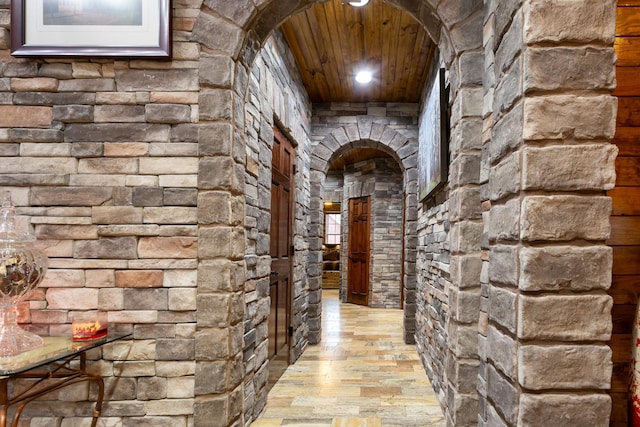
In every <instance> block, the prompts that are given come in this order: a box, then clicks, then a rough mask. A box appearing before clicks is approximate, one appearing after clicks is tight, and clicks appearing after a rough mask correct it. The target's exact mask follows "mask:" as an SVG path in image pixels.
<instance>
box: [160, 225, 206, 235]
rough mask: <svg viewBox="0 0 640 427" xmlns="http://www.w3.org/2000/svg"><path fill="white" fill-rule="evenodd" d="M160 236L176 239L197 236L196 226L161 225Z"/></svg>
mask: <svg viewBox="0 0 640 427" xmlns="http://www.w3.org/2000/svg"><path fill="white" fill-rule="evenodd" d="M159 235H160V236H168V237H178V236H191V237H197V236H198V226H197V225H161V226H160V232H159Z"/></svg>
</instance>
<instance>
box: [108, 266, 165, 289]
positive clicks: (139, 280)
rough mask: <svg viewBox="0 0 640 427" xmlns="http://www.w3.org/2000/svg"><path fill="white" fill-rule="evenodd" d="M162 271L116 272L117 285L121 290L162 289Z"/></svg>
mask: <svg viewBox="0 0 640 427" xmlns="http://www.w3.org/2000/svg"><path fill="white" fill-rule="evenodd" d="M162 283H163V272H162V270H125V271H116V272H115V285H116V286H117V287H119V288H160V287H162Z"/></svg>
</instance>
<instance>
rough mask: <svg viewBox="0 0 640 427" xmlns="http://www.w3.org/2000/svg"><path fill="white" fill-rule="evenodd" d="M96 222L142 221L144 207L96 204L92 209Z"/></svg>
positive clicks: (134, 222) (126, 222)
mask: <svg viewBox="0 0 640 427" xmlns="http://www.w3.org/2000/svg"><path fill="white" fill-rule="evenodd" d="M91 218H92V222H93V223H94V224H139V223H142V208H136V207H133V206H94V207H93V208H92V209H91Z"/></svg>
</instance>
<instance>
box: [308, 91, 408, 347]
mask: <svg viewBox="0 0 640 427" xmlns="http://www.w3.org/2000/svg"><path fill="white" fill-rule="evenodd" d="M418 113H419V106H418V105H417V104H394V103H390V104H383V103H369V104H364V103H332V104H314V106H313V115H312V127H311V141H312V156H311V206H312V209H311V210H310V219H311V229H310V230H311V232H310V235H309V243H310V257H309V270H308V271H309V284H310V285H309V288H310V291H311V292H312V293H313V289H315V288H316V286H317V288H318V289H320V286H321V285H320V284H321V276H318V277H316V276H314V273H315V272H316V269H315V268H314V265H315V263H316V262H318V263H319V260H321V259H322V254H321V243H322V222H321V221H322V209H321V206H322V200H323V199H322V197H323V194H324V185H325V180H326V174H327V172H328V169H329V162H330V160H331V159H332V158H337V157H338V156H340V155H342V154H344V153H346V152H348V151H349V150H350V149H351V148H354V147H371V148H376V149H378V150H380V151H383V152H385V153H387V154H389V155H390V156H391V157H392V158H393V159H395V161H396V163H397V164H398V165H400V168H401V171H402V179H403V191H404V196H406V197H405V199H404V207H403V210H404V218H405V224H404V235H403V239H404V270H403V271H404V277H403V283H404V293H403V296H404V301H403V305H404V311H405V324H404V333H405V337H404V338H405V340H406V342H408V343H413V342H414V333H415V308H416V304H415V301H416V299H415V290H416V274H415V259H416V256H415V254H416V231H415V230H416V219H417V191H418V186H417V170H416V165H417V154H416V153H417V148H418V145H417V141H418V127H417V123H418ZM343 197H344V196H343ZM343 209H344V206H343ZM343 221H344V219H343ZM342 253H343V254H344V253H346V252H345V250H344V249H343V250H342ZM343 264H344V261H343ZM317 271H319V268H318V270H317ZM343 280H346V279H345V278H344V277H343ZM319 302H320V299H319V298H318V300H317V303H316V302H315V299H313V298H312V299H311V300H310V307H309V310H310V316H311V324H310V328H311V330H310V342H312V343H313V342H316V341H314V339H319V337H320V322H319V320H320V316H321V311H320V303H319Z"/></svg>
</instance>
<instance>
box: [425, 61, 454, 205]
mask: <svg viewBox="0 0 640 427" xmlns="http://www.w3.org/2000/svg"><path fill="white" fill-rule="evenodd" d="M449 122H450V119H449V93H448V89H447V87H446V82H445V70H444V68H440V69H437V70H436V72H435V76H434V78H433V79H432V80H431V86H430V88H429V90H428V92H427V96H426V98H425V102H424V110H423V113H422V115H421V121H420V127H419V130H418V187H419V188H418V196H419V200H420V201H421V202H422V201H424V200H425V199H427V198H429V197H431V196H432V195H433V194H434V193H435V192H436V191H437V190H439V189H440V188H442V186H444V184H446V182H447V179H448V175H449Z"/></svg>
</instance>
